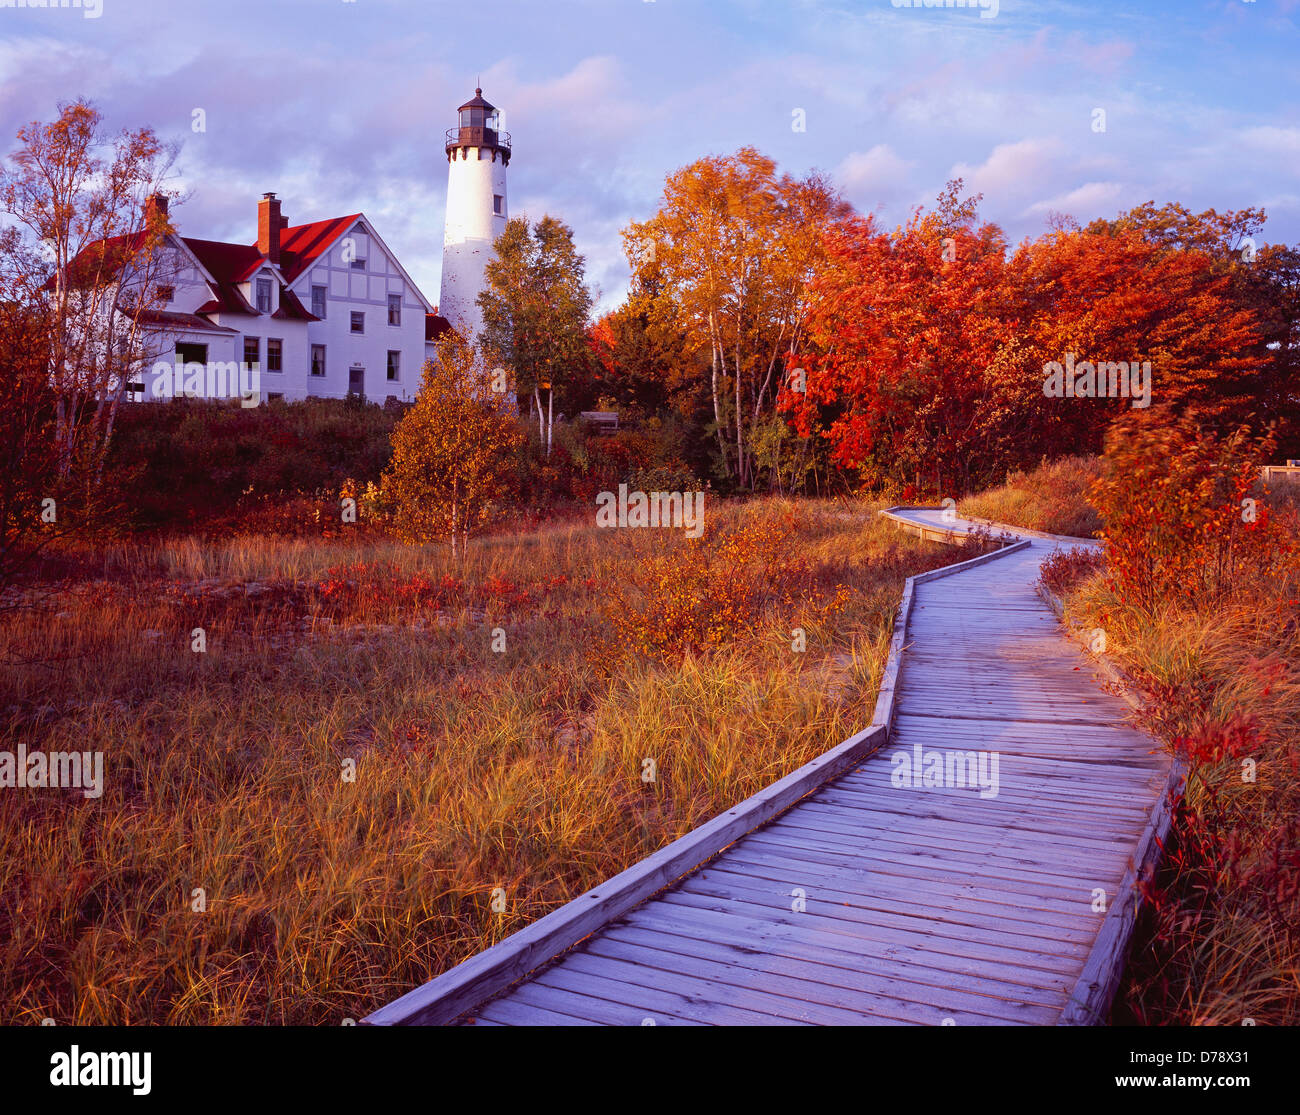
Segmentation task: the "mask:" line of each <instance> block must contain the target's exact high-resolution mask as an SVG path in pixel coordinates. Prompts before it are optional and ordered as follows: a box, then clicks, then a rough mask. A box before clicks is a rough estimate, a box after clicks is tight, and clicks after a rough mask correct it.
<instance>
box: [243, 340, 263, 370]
mask: <svg viewBox="0 0 1300 1115" xmlns="http://www.w3.org/2000/svg"><path fill="white" fill-rule="evenodd" d="M261 359H262V338H261V337H245V338H244V363H245V364H248V365H253V364H259V363H261Z"/></svg>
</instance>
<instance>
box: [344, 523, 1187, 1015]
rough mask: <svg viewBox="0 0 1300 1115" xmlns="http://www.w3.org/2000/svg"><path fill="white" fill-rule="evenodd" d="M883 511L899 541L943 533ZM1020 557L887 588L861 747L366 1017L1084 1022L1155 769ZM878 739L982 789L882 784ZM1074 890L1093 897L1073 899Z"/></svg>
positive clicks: (1118, 924)
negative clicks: (556, 921) (743, 822)
mask: <svg viewBox="0 0 1300 1115" xmlns="http://www.w3.org/2000/svg"><path fill="white" fill-rule="evenodd" d="M892 511H893V513H892V514H891V517H893V518H895V519H902V520H905V524H904V525H906V527H907V529H913V530H914V531H917V532H919V533H921V534H922V536H928V537H936V538H943V539H946V540H952V539H953V538H955V537H956V536H957V535H958V534H960V532H961V531H962V530H963V529H965V526H964V525H963V524H961V523H957V524H951V525H949V524H943V525H942V526H936V525H935V523H933V522H927V521H926V519H925V517H924V516H922V517H920V518H917V517H916V516H915V515H913V514H912V513H907V514H904V513H901V512H899V511H898V510H897V509H892ZM1043 553H1045V548H1044V546H1043V543H1042V542H1041V541H1034V540H1032V539H1030V538H1025V539H1021V540H1020V541H1017V542H1016V543H1015V544H1014V545H1013V546H1010V547H1007V548H1004V549H1003V550H1002V551H1000V552H997V553H993V554H989V555H984V556H983V557H980V558H976V559H974V560H973V561H969V562H964V563H962V564H960V565H957V566H949V567H946V568H944V569H940V570H934V571H932V572H930V573H926V574H921V575H918V576H917V577H913V578H909V580H908V581H907V583H906V585H905V587H904V593H903V598H902V601H901V603H900V607H899V610H898V613H897V615H896V619H895V624H894V630H893V632H892V636H891V652H890V656H889V659H888V661H887V664H886V667H885V670H884V676H883V678H882V684H881V690H880V697H879V699H878V701H877V704H876V709H875V713H874V715H873V720H872V725H871V727H870V728H868V729H866V731H865V732H864V733H859V736H858V737H854V738H855V740H860V739H861V737H862V736H864V735H869V734H871V733H878V734H876V735H874V736H873V737H872V738H871V740H870V746H869V747H865V748H863V749H862V751H861V754H859V755H858V756H856V757H854V758H850V757H848V756H847V753H846V752H845V751H844V748H845V747H847V746H848V744H847V743H846V744H845V745H841V748H839V749H836V751H835V752H831V753H828V756H823V759H826V758H828V757H829V756H830V755H837V756H838V759H837V762H836V764H834V765H833V766H822V767H821V768H820V769H818V770H816V771H815V773H814V774H813V776H812V777H808V778H805V779H804V781H803V783H802V786H803V789H802V791H801V792H800V793H797V794H793V795H791V794H789V793H788V792H787V794H786V796H785V797H783V798H781V799H780V800H779V802H773V801H771V800H768V801H765V802H764V803H763V805H762V806H761V807H760V808H759V809H757V810H752V811H749V813H748V814H747V816H748V820H749V821H750V822H751V823H749V824H748V825H747V827H742V826H740V825H738V824H736V823H734V821H733V822H732V823H730V824H719V822H725V820H726V818H718V819H716V820H715V822H711V823H710V824H711V825H717V827H716V828H715V829H714V830H713V831H712V832H710V833H709V838H708V840H705V841H695V842H694V843H692V844H691V846H690V850H689V854H684V855H681V856H679V857H677V858H676V859H675V860H674V861H673V862H672V864H671V866H663V865H661V867H660V869H659V870H658V872H657V873H656V872H655V871H654V870H651V871H649V872H647V871H646V870H644V867H645V865H646V864H649V863H651V861H652V860H654V859H655V857H650V859H648V860H647V861H644V862H643V864H642V865H637V868H633V869H630V871H629V872H625V873H624V874H623V875H621V876H618V877H616V878H615V879H614V880H611V881H610V883H609V884H606V886H605V887H603V888H596V889H595V890H594V891H593V892H592V899H591V904H590V905H589V906H585V907H584V905H583V903H582V900H577V901H576V902H574V903H570V904H569V906H568V907H565V908H564V910H569V911H570V917H569V920H568V922H566V923H565V924H564V926H563V927H562V928H561V927H558V926H556V928H559V929H560V931H558V932H551V933H549V934H547V933H537V932H534V933H533V935H532V937H529V936H528V934H529V933H530V930H531V931H535V930H537V929H538V927H542V926H543V925H544V923H545V922H546V921H547V920H548V919H542V921H541V922H538V923H535V925H534V926H532V927H529V929H527V930H524V931H523V932H522V933H521V934H516V935H515V936H514V937H512V938H511V939H510V940H508V941H506V942H503V943H502V945H501V946H497V947H496V948H497V950H498V955H497V957H496V959H495V960H494V961H493V962H492V963H490V964H482V963H480V965H479V966H478V967H477V968H476V967H475V961H480V960H481V957H488V956H489V954H490V953H492V952H493V951H494V950H488V952H487V953H484V954H481V957H476V958H473V960H471V961H467V962H466V964H464V965H461V966H459V968H457V969H454V970H453V971H452V972H451V973H446V974H445V975H444V976H442V977H439V978H438V979H437V980H434V981H432V982H431V983H430V984H427V985H425V987H424V988H420V989H417V991H416V992H413V993H412V995H411V996H406V997H404V998H405V999H407V1000H410V1001H409V1002H407V1004H406V1008H405V1009H404V1010H403V1011H399V1012H395V1013H394V1014H393V1015H391V1016H389V1017H387V1018H383V1017H376V1016H372V1017H371V1018H370V1019H367V1021H379V1022H409V1021H445V1020H448V1019H450V1018H453V1017H455V1016H456V1014H458V1013H460V1012H463V1011H465V1010H466V1009H470V1008H471V1007H472V1006H473V1005H474V1004H484V1005H483V1006H482V1009H481V1015H482V1017H483V1019H484V1020H485V1021H487V1022H489V1023H491V1022H497V1023H499V1024H509V1025H517V1024H529V1023H530V1021H531V1022H533V1023H537V1024H561V1023H559V1022H558V1021H557V1020H558V1019H563V1018H573V1019H575V1020H580V1021H581V1022H586V1023H590V1024H601V1023H603V1024H632V1025H635V1024H640V1023H641V1022H642V1021H643V1020H644V1019H643V1018H641V1017H639V1015H641V1014H646V1015H649V1016H650V1018H651V1020H654V1021H658V1019H656V1018H655V1017H654V1014H655V1012H658V1013H659V1015H660V1016H661V1017H662V1019H663V1021H664V1022H667V1023H670V1024H671V1023H673V1022H691V1023H726V1022H731V1023H740V1024H766V1025H772V1024H800V1023H809V1022H816V1023H821V1024H835V1023H846V1022H859V1021H867V1022H878V1023H904V1024H906V1023H917V1022H920V1023H926V1022H929V1023H932V1024H933V1023H934V1022H936V1021H942V1020H944V1019H954V1020H957V1021H959V1022H961V1023H963V1024H981V1023H990V1024H997V1023H1009V1022H1010V1023H1015V1022H1019V1023H1038V1024H1042V1023H1044V1022H1052V1021H1057V1020H1059V1021H1063V1022H1064V1021H1088V1020H1094V1019H1095V1018H1096V1017H1098V1009H1099V1008H1098V1003H1099V1002H1100V1001H1101V1000H1103V999H1104V1000H1105V1001H1107V1002H1108V994H1109V992H1108V990H1107V988H1108V986H1109V984H1110V983H1113V980H1112V976H1114V975H1115V973H1116V972H1117V968H1118V964H1117V961H1116V956H1117V954H1122V949H1123V942H1124V939H1125V938H1126V934H1127V932H1128V931H1129V930H1131V917H1129V916H1128V915H1127V913H1126V912H1125V911H1126V909H1127V908H1128V907H1131V905H1132V903H1131V902H1129V901H1127V897H1128V896H1129V895H1131V893H1132V892H1133V891H1134V889H1135V888H1134V886H1133V879H1134V878H1135V877H1136V872H1137V871H1139V870H1141V868H1142V867H1143V866H1144V865H1145V864H1147V863H1149V862H1150V859H1151V854H1152V849H1153V848H1154V847H1155V845H1156V841H1155V839H1154V837H1155V835H1156V834H1158V833H1159V832H1160V831H1161V829H1160V827H1159V825H1160V820H1159V818H1158V816H1157V814H1158V813H1159V809H1158V807H1157V809H1156V811H1154V812H1153V811H1152V810H1151V805H1152V801H1153V797H1154V795H1156V793H1157V792H1158V791H1159V790H1160V788H1161V787H1162V785H1163V780H1164V778H1165V775H1166V772H1167V771H1168V770H1169V766H1168V759H1167V757H1166V756H1164V755H1162V754H1160V753H1158V752H1157V751H1156V750H1155V749H1154V748H1152V747H1151V745H1150V741H1149V740H1148V739H1147V737H1145V736H1143V735H1142V734H1141V733H1139V732H1137V731H1135V730H1134V729H1133V728H1132V726H1131V724H1130V723H1129V714H1128V711H1127V709H1125V708H1124V707H1123V705H1122V702H1118V701H1117V700H1116V698H1115V697H1114V696H1111V695H1108V694H1106V693H1104V692H1102V691H1101V689H1100V688H1099V682H1098V673H1097V670H1096V668H1095V663H1094V662H1093V660H1092V659H1091V657H1090V656H1088V655H1085V654H1083V653H1082V652H1081V651H1080V650H1079V648H1078V647H1077V646H1075V645H1073V644H1071V643H1069V642H1067V641H1065V640H1063V639H1062V638H1061V635H1060V631H1059V628H1058V626H1057V624H1056V622H1055V620H1054V619H1053V617H1052V615H1051V613H1050V611H1049V610H1048V609H1046V608H1044V607H1042V605H1041V603H1040V601H1039V600H1038V599H1037V598H1036V596H1035V594H1034V591H1033V589H1032V588H1031V587H1030V585H1031V583H1032V582H1033V580H1034V579H1035V577H1036V572H1037V563H1038V561H1039V560H1041V557H1042V555H1043ZM958 574H960V576H958ZM848 742H850V743H851V742H853V741H848ZM886 743H887V744H889V745H891V746H892V747H894V748H896V749H898V750H904V751H906V750H908V749H910V747H912V746H913V745H916V744H919V745H920V746H922V747H923V748H924V749H926V750H941V751H952V750H976V751H997V752H998V755H999V786H998V794H997V796H996V797H992V798H983V797H980V796H979V793H978V790H974V789H959V788H948V789H943V790H939V789H934V790H925V789H919V788H911V787H906V788H904V787H895V786H894V785H893V784H892V779H891V775H892V763H891V761H890V758H889V756H888V755H887V754H886V753H885V752H884V751H883V750H881V748H882V747H883V746H884V745H885V744H886ZM873 752H874V754H873ZM811 765H812V764H810V766H811ZM806 770H807V768H805V772H806ZM799 773H800V772H796V774H799ZM792 777H793V776H792ZM814 791H815V792H814ZM753 801H754V799H750V802H747V803H743V804H744V805H746V806H748V805H750V803H752V802H753ZM796 803H797V804H796ZM792 806H793V808H791V807H792ZM732 812H733V813H734V811H732ZM755 818H757V819H755ZM1165 823H1167V820H1166V822H1165ZM1144 825H1145V826H1146V827H1145V829H1144ZM704 828H705V829H708V828H709V826H705V827H704ZM702 832H704V829H701V830H697V833H696V834H691V836H692V837H693V836H697V835H698V834H699V833H702ZM683 839H684V840H689V839H690V838H689V837H688V838H683ZM733 842H734V843H733ZM678 843H680V842H678ZM710 846H711V847H712V851H709V852H707V854H705V850H706V848H708V847H710ZM672 847H674V846H670V848H669V849H664V852H668V851H670V850H671V848H672ZM679 851H682V852H685V849H679ZM660 855H662V853H660ZM701 865H706V866H703V867H701ZM691 871H694V872H695V873H694V874H689V872H691ZM625 876H631V878H630V879H629V878H625ZM629 884H630V885H629ZM1098 886H1100V887H1102V888H1103V889H1106V890H1107V891H1108V893H1113V894H1116V895H1118V896H1120V899H1121V900H1120V901H1118V902H1112V905H1111V913H1108V914H1105V915H1103V914H1100V913H1096V912H1094V911H1093V910H1092V906H1091V897H1092V892H1093V889H1094V888H1096V887H1098ZM795 887H799V888H801V891H802V893H801V896H800V897H801V902H800V903H799V904H798V905H799V909H798V912H796V911H795V910H794V909H791V898H792V895H791V891H792V890H793V889H794V888H795ZM1111 888H1115V889H1114V890H1113V891H1112V890H1111ZM601 892H604V894H605V898H606V901H601ZM615 894H616V897H611V895H615ZM631 895H639V897H637V898H636V899H635V900H633V901H628V899H629V896H631ZM651 895H654V897H653V898H651V897H650V896H651ZM583 897H584V898H587V897H588V896H583ZM647 898H649V899H650V900H649V901H645V899H647ZM570 908H574V909H570ZM564 910H562V911H557V913H563V912H564ZM554 917H555V915H551V918H554ZM1126 918H1127V923H1126V920H1125V919H1126ZM579 930H582V931H583V933H579V934H578V936H577V937H575V936H574V934H575V933H577V932H578V931H579ZM586 932H590V933H591V936H589V937H587V939H586V940H583V941H582V943H581V944H580V945H578V947H576V948H574V947H573V945H574V944H575V942H576V941H577V940H580V939H581V937H582V936H583V935H584V934H585V933H586ZM566 940H568V942H569V943H568V944H565V943H564V942H565V941H566ZM503 946H508V947H507V948H504V949H503ZM565 950H569V951H565ZM548 960H550V961H551V963H550V964H549V965H547V964H546V961H548ZM457 973H459V975H457ZM525 976H527V977H528V978H526V979H522V977H525ZM447 977H456V978H454V979H448V978H447ZM520 979H522V982H517V983H515V984H514V986H509V985H510V984H511V982H512V981H515V980H520ZM439 981H442V982H441V985H439ZM507 987H508V988H509V989H508V990H506V988H507ZM497 992H501V993H500V994H499V995H498V996H497V997H496V998H490V996H491V995H493V994H496V993H497ZM412 997H414V998H412ZM1068 999H1073V1000H1074V1001H1072V1002H1070V1005H1069V1007H1068V1008H1067V1000H1068ZM485 1000H490V1001H486V1002H485ZM401 1002H402V1000H399V1001H398V1003H401ZM397 1005H398V1004H392V1006H394V1007H396V1006H397ZM385 1009H387V1008H385ZM379 1013H380V1012H377V1015H378V1014H379ZM575 1024H577V1022H575Z"/></svg>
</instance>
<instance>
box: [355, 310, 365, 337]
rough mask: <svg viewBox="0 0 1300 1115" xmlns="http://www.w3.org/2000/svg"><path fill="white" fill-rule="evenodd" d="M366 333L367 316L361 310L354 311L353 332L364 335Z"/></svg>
mask: <svg viewBox="0 0 1300 1115" xmlns="http://www.w3.org/2000/svg"><path fill="white" fill-rule="evenodd" d="M365 331H366V315H365V314H364V313H362V312H361V311H360V310H353V311H352V332H353V333H364V332H365Z"/></svg>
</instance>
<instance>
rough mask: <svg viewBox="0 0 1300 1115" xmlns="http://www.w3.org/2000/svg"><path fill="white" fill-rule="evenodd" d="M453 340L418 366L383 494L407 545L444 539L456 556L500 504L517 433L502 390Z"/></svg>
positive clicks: (446, 338) (449, 336)
mask: <svg viewBox="0 0 1300 1115" xmlns="http://www.w3.org/2000/svg"><path fill="white" fill-rule="evenodd" d="M494 374H495V373H493V372H492V371H489V370H488V369H487V368H486V367H485V366H484V364H483V362H482V361H481V360H480V359H479V357H478V354H477V353H476V352H475V350H474V349H473V348H471V347H470V346H469V345H467V344H466V343H465V342H464V341H462V340H461V339H460V337H458V336H457V335H456V334H455V333H448V334H446V335H444V337H443V338H442V340H440V341H439V342H438V348H437V355H436V357H435V358H434V359H433V360H430V361H428V362H427V363H426V364H425V366H424V376H423V379H422V381H421V384H420V392H419V395H418V396H417V397H416V400H415V405H414V406H413V407H412V408H411V409H410V411H409V412H408V413H407V414H406V416H405V417H404V418H403V419H402V420H401V422H399V423H398V425H397V428H396V429H395V430H394V431H393V458H392V461H391V462H390V463H389V466H388V469H387V471H386V472H385V474H384V483H383V490H384V494H385V496H386V497H387V498H389V499H391V500H392V502H393V504H394V505H395V507H396V511H397V523H398V529H399V532H400V533H401V534H402V536H403V537H404V538H406V539H408V540H410V541H415V542H425V541H430V540H432V539H439V538H446V539H448V540H449V541H450V542H451V552H452V554H453V555H455V554H457V553H459V554H460V555H461V556H463V555H464V552H465V548H466V547H467V546H468V545H469V536H470V532H471V531H472V530H474V529H475V528H477V527H480V526H482V525H483V524H485V523H486V522H488V521H489V520H490V518H491V517H492V514H493V512H494V511H496V510H497V509H498V508H499V507H500V506H501V504H502V502H503V500H504V496H505V492H506V485H507V482H508V480H509V478H510V476H511V473H512V468H513V460H514V455H515V453H516V452H517V451H518V449H519V447H520V446H521V445H522V444H523V440H524V437H523V433H522V431H521V430H520V427H519V423H518V422H517V421H516V420H515V417H514V415H513V413H512V412H511V408H510V405H509V402H508V399H509V391H503V390H494V387H501V386H507V385H502V384H499V383H496V382H494Z"/></svg>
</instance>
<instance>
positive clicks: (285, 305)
mask: <svg viewBox="0 0 1300 1115" xmlns="http://www.w3.org/2000/svg"><path fill="white" fill-rule="evenodd" d="M360 218H361V214H360V213H350V214H349V215H347V216H346V217H331V218H330V219H329V220H325V221H312V222H311V223H310V224H305V225H295V226H294V227H293V228H283V229H281V230H280V264H279V269H280V274H281V275H282V276H283V277H284V280H285V282H286V283H292V282H293V281H294V280H295V279H297V278H298V276H299V275H301V274H302V273H303V272H304V271H306V270H307V268H309V267H310V266H311V265H312V264H313V263H315V262H316V260H317V259H319V258H320V257H321V255H323V254H324V253H325V251H326V250H327V249H328V248H329V247H330V245H331V244H333V243H334V241H335V240H337V239H338V238H339V237H340V236H342V235H343V234H344V233H345V232H347V231H348V229H350V228H351V227H352V226H353V225H354V224H355V223H356V222H357V221H358V220H359V219H360ZM143 237H144V233H143V232H139V233H136V234H134V236H115V237H113V238H112V239H110V240H102V241H96V242H95V243H94V244H89V245H87V246H86V248H84V249H83V250H82V252H81V253H80V254H79V255H78V256H77V258H76V259H75V260H73V261H72V265H71V266H70V267H69V272H70V274H71V276H72V280H73V282H74V283H88V282H92V281H94V278H95V276H96V274H97V273H99V272H101V271H106V272H108V273H109V274H115V273H116V272H117V270H118V268H119V267H120V266H121V265H122V263H123V262H124V261H125V260H127V259H129V258H130V257H131V256H132V255H133V254H134V253H135V251H136V250H138V248H139V245H140V242H141V241H142V240H143ZM180 239H181V240H182V241H183V242H184V244H185V246H186V247H187V248H189V250H190V251H191V252H193V253H194V256H195V258H196V259H197V260H198V261H199V263H201V264H202V265H203V267H204V269H205V270H206V271H207V272H208V274H210V275H211V276H212V278H213V280H214V282H212V283H209V284H208V285H209V287H210V288H211V290H212V298H211V299H210V300H209V301H207V302H205V303H203V305H202V306H200V307H199V308H198V309H197V310H196V311H195V313H197V314H250V315H252V316H254V317H256V316H257V313H258V312H257V311H256V310H255V309H253V307H252V306H251V305H250V304H249V302H248V300H247V299H246V298H245V297H244V296H243V295H242V294H241V293H240V291H239V284H240V283H242V282H245V281H247V279H248V278H249V276H250V275H252V274H253V272H255V271H256V270H257V269H258V268H259V267H261V266H262V265H263V264H266V263H269V262H270V260H269V259H268V258H267V257H266V256H264V255H263V254H262V253H261V251H260V250H259V249H258V247H257V245H256V244H228V243H226V242H225V241H222V240H197V239H195V238H193V237H190V236H184V237H180ZM47 285H49V286H53V279H51V280H50V281H49V283H48V284H47ZM186 316H188V315H186ZM272 316H273V317H277V318H280V319H296V320H302V321H319V320H320V319H319V318H317V317H315V316H314V315H313V314H311V313H309V312H308V311H307V309H306V308H305V307H304V306H303V304H302V302H301V301H299V299H298V297H297V296H296V295H295V294H294V293H293V292H292V291H291V290H289V289H288V288H287V287H285V286H281V287H280V308H279V309H278V310H276V312H275V313H274V314H273V315H272ZM430 316H433V315H430ZM438 320H439V321H440V322H442V326H441V327H439V328H438V329H437V330H436V332H435V333H430V332H429V330H430V328H431V326H430V325H429V324H428V323H427V322H426V324H425V336H426V337H430V338H431V337H433V336H436V335H437V333H441V332H444V331H445V330H446V329H450V328H451V326H450V325H449V324H448V323H447V321H446V319H445V318H439V319H438Z"/></svg>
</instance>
